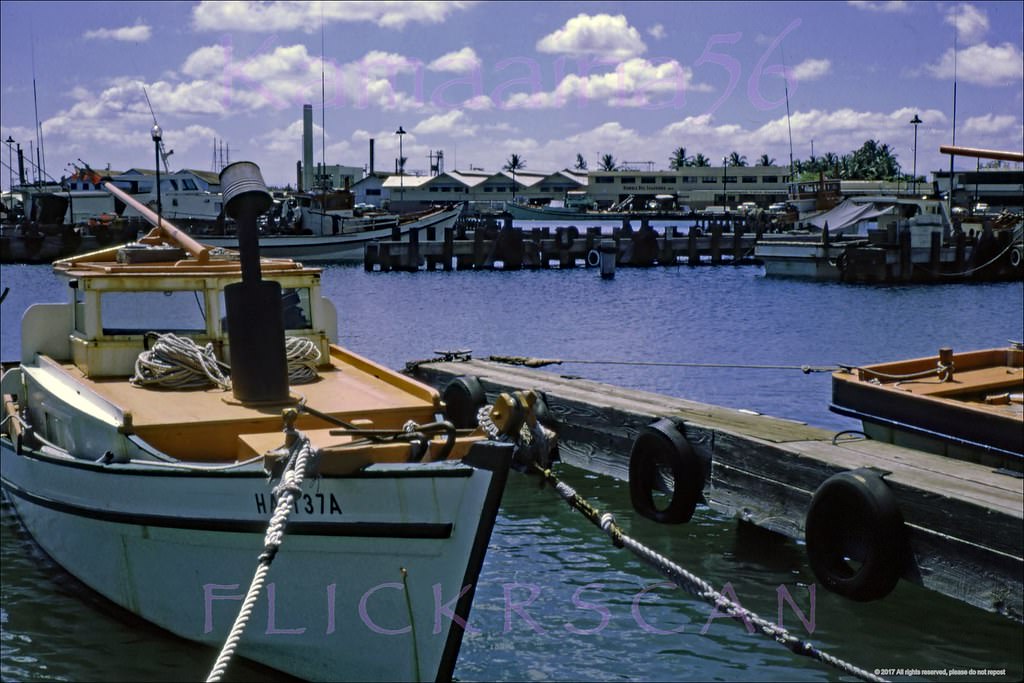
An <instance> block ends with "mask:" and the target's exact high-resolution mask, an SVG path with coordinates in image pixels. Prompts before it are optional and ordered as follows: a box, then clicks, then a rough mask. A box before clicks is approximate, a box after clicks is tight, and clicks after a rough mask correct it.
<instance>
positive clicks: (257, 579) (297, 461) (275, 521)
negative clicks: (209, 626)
mask: <svg viewBox="0 0 1024 683" xmlns="http://www.w3.org/2000/svg"><path fill="white" fill-rule="evenodd" d="M313 456H314V453H313V448H312V447H311V446H310V445H309V439H307V438H306V437H304V436H298V438H297V439H296V440H295V443H293V444H292V447H291V452H290V455H289V457H288V464H287V466H286V468H285V471H284V473H283V474H282V475H281V483H279V484H278V485H277V486H276V487H275V488H274V495H275V496H277V507H275V508H274V514H273V516H271V518H270V524H269V525H268V526H267V533H266V535H265V536H264V537H263V552H262V553H260V556H259V564H258V565H257V566H256V573H255V574H254V575H253V577H252V583H251V584H250V585H249V592H248V593H246V595H245V600H243V601H242V607H241V608H240V609H239V610H238V616H237V617H236V618H235V623H234V625H233V626H232V627H231V632H230V633H229V634H228V638H227V640H226V641H224V647H222V648H221V651H220V654H219V655H218V656H217V661H216V662H215V663H214V665H213V668H212V669H211V670H210V675H209V676H207V678H206V680H207V682H208V683H210V682H213V681H219V680H220V679H221V677H222V676H223V675H224V672H225V671H226V670H227V667H228V663H229V662H230V661H231V657H233V656H234V654H235V650H236V649H237V648H238V643H239V641H241V639H242V633H243V632H244V631H245V626H246V624H248V623H249V617H250V616H252V610H253V607H255V605H256V600H257V599H258V598H259V596H260V592H262V590H263V584H264V582H265V581H266V579H267V574H268V573H269V572H270V564H271V563H272V562H273V561H274V557H275V556H276V555H277V550H278V548H280V547H281V543H282V542H283V541H284V529H285V524H287V522H288V515H290V514H291V512H292V505H293V504H294V500H295V498H296V496H298V495H299V493H300V492H301V491H302V480H303V478H305V476H306V464H307V462H308V461H309V459H310V458H312V457H313Z"/></svg>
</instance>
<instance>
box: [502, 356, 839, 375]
mask: <svg viewBox="0 0 1024 683" xmlns="http://www.w3.org/2000/svg"><path fill="white" fill-rule="evenodd" d="M487 360H489V361H491V362H493V363H505V364H506V365H521V366H524V367H527V368H542V367H544V366H545V365H562V364H566V363H576V364H580V365H640V366H652V367H672V368H731V369H737V370H800V371H801V372H803V373H804V374H805V375H808V374H810V373H812V372H835V371H836V370H839V369H840V368H841V367H842V366H839V365H828V366H816V365H750V364H746V363H681V362H679V363H677V362H662V361H639V360H584V359H580V358H533V357H530V356H488V357H487Z"/></svg>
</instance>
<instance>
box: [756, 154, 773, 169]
mask: <svg viewBox="0 0 1024 683" xmlns="http://www.w3.org/2000/svg"><path fill="white" fill-rule="evenodd" d="M757 165H758V166H774V165H775V159H772V158H771V157H770V156H768V155H767V154H762V155H761V158H760V159H758V160H757Z"/></svg>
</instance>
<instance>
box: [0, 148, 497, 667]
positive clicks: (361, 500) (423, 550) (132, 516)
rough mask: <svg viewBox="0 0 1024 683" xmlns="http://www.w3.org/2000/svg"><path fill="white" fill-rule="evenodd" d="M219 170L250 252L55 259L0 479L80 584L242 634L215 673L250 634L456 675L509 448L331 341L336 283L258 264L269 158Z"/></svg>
mask: <svg viewBox="0 0 1024 683" xmlns="http://www.w3.org/2000/svg"><path fill="white" fill-rule="evenodd" d="M222 180H223V187H224V188H225V193H224V195H225V205H226V208H227V212H228V214H229V215H231V216H232V217H234V218H235V219H236V221H237V222H238V224H239V226H240V231H241V234H242V242H243V244H242V246H241V254H240V255H239V254H238V253H234V252H227V251H224V250H217V249H211V248H210V247H209V246H208V245H201V244H198V243H197V242H195V241H194V240H192V239H191V238H190V237H189V236H188V235H186V234H185V233H183V232H181V231H180V230H178V229H177V228H175V227H174V226H173V225H170V224H169V223H168V222H167V221H164V220H161V219H157V220H156V222H157V223H158V224H159V225H158V227H157V228H156V229H154V230H153V231H151V232H150V233H149V235H147V236H146V237H145V238H143V239H142V240H140V243H137V244H129V245H125V246H120V247H111V248H108V249H105V250H102V251H97V252H93V253H90V254H85V255H81V256H76V257H72V258H68V259H65V260H62V261H58V262H56V263H55V264H54V270H55V272H56V273H57V274H58V275H60V276H63V277H64V278H65V279H66V280H67V283H68V285H69V286H68V289H67V292H68V299H67V301H66V302H64V303H41V304H36V305H33V306H32V307H30V308H29V309H28V310H27V311H26V313H25V315H24V318H23V321H22V343H21V359H20V362H18V363H10V364H5V368H4V369H5V372H4V374H3V377H2V380H0V387H2V394H3V410H4V412H3V429H2V435H0V458H2V467H0V472H2V475H0V481H2V485H3V489H4V491H5V492H6V494H7V496H8V497H9V499H10V501H11V503H12V504H13V507H14V509H15V510H16V512H17V514H18V516H19V517H20V519H21V521H22V522H23V523H24V526H25V528H26V529H27V530H28V532H29V533H30V534H31V535H32V537H33V538H34V539H35V540H36V542H37V543H38V544H39V546H40V547H41V548H42V549H43V550H45V551H46V552H47V553H48V554H49V555H50V556H51V557H52V558H53V559H54V560H55V561H56V562H57V563H58V564H60V565H61V566H62V567H64V568H65V569H66V570H67V571H68V572H70V573H71V574H73V575H74V576H76V577H77V578H78V579H80V580H81V581H82V582H83V583H85V584H86V585H87V586H89V587H90V588H92V589H93V590H95V591H97V592H98V593H100V594H101V595H103V596H104V597H106V598H108V599H109V600H111V601H113V602H114V603H116V604H117V605H120V606H121V607H123V608H125V609H127V610H129V611H130V612H132V613H134V614H137V615H138V616H140V617H142V618H143V619H146V620H147V621H150V622H152V623H154V624H156V625H158V626H160V627H162V628H164V629H166V630H168V631H170V632H171V633H174V634H176V635H178V636H181V637H183V638H187V639H189V640H193V641H197V642H200V643H205V644H209V645H214V646H220V645H221V644H222V643H225V641H226V639H227V643H228V646H227V647H225V650H224V651H223V652H222V656H221V658H219V659H218V661H217V666H216V667H215V668H214V673H213V674H212V675H211V678H212V679H215V678H217V677H219V675H220V674H222V673H223V670H224V666H225V663H226V659H225V656H229V655H230V654H231V652H234V651H235V650H234V645H237V653H238V654H239V655H242V656H244V657H247V658H249V659H252V660H255V661H257V662H261V663H263V664H265V665H267V666H270V667H272V668H274V669H278V670H280V671H283V672H286V673H288V674H290V675H293V676H297V677H301V678H305V679H316V680H425V679H430V680H434V679H447V678H450V677H451V675H452V671H453V668H454V666H455V661H456V657H457V654H458V651H459V646H460V643H461V639H462V633H463V630H464V626H465V625H466V620H467V619H468V618H469V610H470V605H471V601H472V597H473V592H474V586H475V583H476V580H477V575H478V573H479V571H480V568H481V565H482V562H483V558H484V555H485V552H486V549H487V545H488V541H489V538H490V534H491V529H492V527H493V524H494V521H495V517H496V514H497V511H498V505H499V502H500V500H501V496H502V491H503V487H504V483H505V480H506V476H507V472H508V468H509V464H510V460H511V452H510V446H508V445H505V444H497V443H495V442H492V441H487V440H485V439H486V436H485V435H484V434H483V433H482V432H481V431H479V430H477V431H473V432H470V431H468V430H463V431H457V430H456V429H455V427H453V426H452V424H451V423H450V422H448V421H447V420H446V419H445V417H444V411H445V406H444V403H443V401H442V400H441V398H440V396H439V394H438V393H437V392H436V391H435V390H433V389H431V388H429V387H427V386H425V385H423V384H420V383H419V382H416V381H415V380H412V379H411V378H409V377H406V376H404V375H402V374H400V373H397V372H395V371H392V370H389V369H387V368H385V367H382V366H380V365H377V364H375V363H373V362H372V361H370V360H367V359H365V358H363V357H360V356H358V355H356V354H354V353H352V352H350V351H348V350H345V349H343V348H340V347H339V346H337V345H336V343H335V342H336V336H337V333H336V328H337V314H336V312H335V308H334V306H333V305H332V304H331V302H330V301H328V300H327V299H326V298H324V297H323V296H321V291H320V270H319V269H316V268H311V267H307V266H304V265H303V264H301V263H298V262H295V261H291V260H274V259H266V258H263V259H261V258H259V256H258V255H257V252H256V250H255V247H256V245H257V236H256V216H257V215H258V213H259V212H260V211H261V210H264V209H265V208H266V207H267V206H268V205H269V202H270V196H269V193H267V192H266V190H265V188H264V187H263V185H262V180H261V179H260V178H259V170H258V168H256V167H255V165H253V164H249V163H248V162H240V163H236V164H232V165H230V166H228V167H227V168H225V170H224V171H223V173H222ZM143 215H148V214H146V212H143ZM264 277H266V278H267V279H263V278H264ZM296 350H298V351H296ZM228 365H229V366H230V368H229V369H226V368H227V366H228ZM268 473H269V475H270V477H269V480H270V481H269V482H268ZM264 532H266V535H265V534H264ZM282 541H283V544H282V543H281V542H282ZM259 577H262V583H260V582H259V581H257V580H256V578H259ZM250 580H252V587H251V588H250V590H249V592H248V594H247V591H246V587H247V586H249V585H250ZM260 588H262V590H260ZM243 596H245V600H244V604H245V605H246V606H247V607H248V606H252V607H253V609H251V611H250V612H248V613H247V612H246V610H245V609H243V610H242V612H241V614H242V615H244V616H247V618H248V625H247V628H246V622H245V621H244V618H240V619H239V621H238V622H236V625H238V626H239V628H241V629H243V630H242V631H241V637H240V639H236V638H235V637H234V636H233V637H229V636H228V634H229V629H231V626H232V622H233V621H234V620H235V619H236V615H239V613H240V607H241V606H242V605H243ZM257 596H258V597H257ZM212 662H213V656H212V652H211V663H212ZM115 665H116V664H115V663H111V666H115ZM218 672H219V673H218Z"/></svg>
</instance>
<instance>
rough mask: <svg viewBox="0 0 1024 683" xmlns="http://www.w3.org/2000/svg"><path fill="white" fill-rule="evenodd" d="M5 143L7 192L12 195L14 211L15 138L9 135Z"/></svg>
mask: <svg viewBox="0 0 1024 683" xmlns="http://www.w3.org/2000/svg"><path fill="white" fill-rule="evenodd" d="M4 142H6V143H7V192H9V193H10V197H9V201H10V203H11V206H10V209H11V211H14V138H12V137H11V136H10V135H8V136H7V139H6V140H4Z"/></svg>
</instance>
